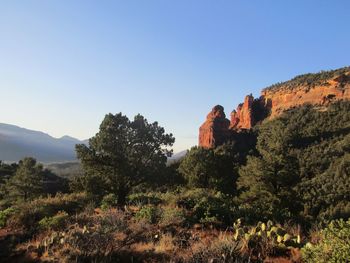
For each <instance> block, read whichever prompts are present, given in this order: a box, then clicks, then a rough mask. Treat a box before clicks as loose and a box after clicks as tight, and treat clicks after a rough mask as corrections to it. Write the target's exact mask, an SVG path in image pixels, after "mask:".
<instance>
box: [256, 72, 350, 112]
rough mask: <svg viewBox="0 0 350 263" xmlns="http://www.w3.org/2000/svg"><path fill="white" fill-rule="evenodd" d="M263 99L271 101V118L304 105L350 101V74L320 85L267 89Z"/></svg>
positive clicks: (264, 91) (263, 92)
mask: <svg viewBox="0 0 350 263" xmlns="http://www.w3.org/2000/svg"><path fill="white" fill-rule="evenodd" d="M261 99H262V100H265V101H270V104H271V105H270V111H271V114H270V118H274V117H277V116H278V115H280V114H281V113H283V112H284V111H286V110H288V109H291V108H295V107H300V106H302V105H304V104H312V105H321V106H322V105H323V106H326V105H327V104H329V103H331V102H333V101H337V100H345V99H350V72H349V73H347V74H342V75H340V76H337V77H335V78H332V79H329V80H327V81H325V82H324V83H322V84H320V85H300V86H296V87H293V88H290V87H288V86H283V85H282V86H281V87H279V88H278V89H266V90H263V91H262V92H261Z"/></svg>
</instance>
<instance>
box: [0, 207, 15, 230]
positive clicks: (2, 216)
mask: <svg viewBox="0 0 350 263" xmlns="http://www.w3.org/2000/svg"><path fill="white" fill-rule="evenodd" d="M15 212H16V210H15V209H14V208H13V207H9V208H6V209H5V210H3V211H0V228H2V227H4V226H6V222H7V219H8V218H9V217H10V216H11V215H12V214H14V213H15Z"/></svg>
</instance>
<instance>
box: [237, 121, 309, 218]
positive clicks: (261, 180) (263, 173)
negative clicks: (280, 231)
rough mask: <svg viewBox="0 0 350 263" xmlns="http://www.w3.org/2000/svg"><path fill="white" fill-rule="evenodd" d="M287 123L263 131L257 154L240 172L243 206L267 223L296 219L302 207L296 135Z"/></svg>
mask: <svg viewBox="0 0 350 263" xmlns="http://www.w3.org/2000/svg"><path fill="white" fill-rule="evenodd" d="M287 125H288V120H287V119H276V120H273V121H270V122H268V123H266V124H264V125H262V126H261V127H260V129H259V132H260V134H259V136H258V142H257V150H258V152H259V154H260V156H251V157H249V158H248V161H247V164H246V165H245V166H242V167H241V169H240V171H239V175H240V177H239V179H238V182H237V184H238V188H239V190H240V191H241V194H240V202H241V206H242V207H243V208H244V209H245V210H246V211H250V212H252V214H254V215H256V216H257V217H261V218H263V219H271V218H273V219H276V220H278V221H282V220H284V219H291V218H295V217H296V216H297V215H298V213H299V212H300V210H301V209H302V208H301V204H300V201H299V200H298V198H297V193H296V190H295V187H296V185H297V184H298V182H299V181H300V178H299V163H298V160H297V158H296V157H295V156H294V155H293V151H292V150H291V148H290V144H291V141H293V140H294V138H295V136H297V135H296V131H295V130H293V129H289V128H288V127H287Z"/></svg>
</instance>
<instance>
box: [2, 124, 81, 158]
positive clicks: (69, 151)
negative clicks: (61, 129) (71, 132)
mask: <svg viewBox="0 0 350 263" xmlns="http://www.w3.org/2000/svg"><path fill="white" fill-rule="evenodd" d="M80 143H86V141H80V140H78V139H76V138H73V137H70V136H67V135H66V136H63V137H61V138H54V137H52V136H50V135H49V134H46V133H44V132H41V131H34V130H29V129H25V128H21V127H18V126H16V125H11V124H6V123H0V160H3V161H8V162H17V161H18V160H20V159H22V158H23V157H26V156H31V157H34V158H36V159H37V160H38V161H40V162H66V161H75V160H76V155H75V145H76V144H80Z"/></svg>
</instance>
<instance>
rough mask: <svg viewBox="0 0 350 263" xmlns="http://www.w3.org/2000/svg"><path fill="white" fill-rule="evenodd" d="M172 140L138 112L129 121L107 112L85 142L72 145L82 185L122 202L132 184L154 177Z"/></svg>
mask: <svg viewBox="0 0 350 263" xmlns="http://www.w3.org/2000/svg"><path fill="white" fill-rule="evenodd" d="M174 141H175V139H174V137H173V136H172V134H166V133H165V130H164V128H162V127H160V126H159V125H158V123H157V122H154V123H148V121H147V119H145V118H144V117H143V116H141V115H137V116H135V118H134V120H133V121H131V120H129V119H128V118H127V117H126V116H124V115H122V113H118V114H116V115H113V114H107V115H106V116H105V118H104V120H103V121H102V123H101V125H100V130H99V132H98V133H97V134H96V135H95V136H94V137H92V138H91V139H90V140H89V145H88V146H86V145H84V144H79V145H77V146H76V151H77V156H78V158H79V159H80V160H81V163H82V166H83V169H84V171H85V175H84V176H83V178H82V179H81V181H83V183H82V186H83V187H85V190H86V191H88V192H90V193H95V194H98V195H100V196H101V195H106V194H109V193H113V194H115V195H116V196H117V203H118V204H119V205H124V204H125V201H126V196H127V194H128V193H129V192H130V190H131V189H132V187H134V186H137V185H139V184H140V183H142V182H144V181H146V180H149V179H150V178H152V179H154V180H156V175H158V174H159V173H160V172H161V171H162V169H165V167H166V161H167V156H170V155H171V153H172V151H170V150H168V148H167V147H168V146H172V145H173V143H174ZM92 182H93V183H92ZM95 186H98V188H99V193H96V192H95V191H94V187H95Z"/></svg>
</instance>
